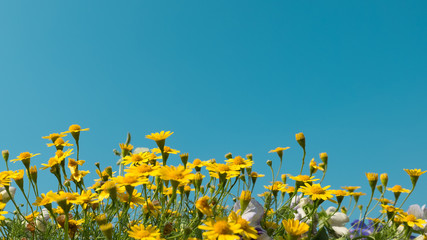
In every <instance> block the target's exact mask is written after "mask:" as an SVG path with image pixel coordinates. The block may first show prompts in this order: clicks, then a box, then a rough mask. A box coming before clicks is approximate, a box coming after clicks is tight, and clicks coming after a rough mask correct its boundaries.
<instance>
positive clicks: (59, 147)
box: [47, 137, 73, 150]
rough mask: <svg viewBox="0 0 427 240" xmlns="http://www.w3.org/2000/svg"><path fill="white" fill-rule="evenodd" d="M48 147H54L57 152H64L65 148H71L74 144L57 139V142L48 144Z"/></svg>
mask: <svg viewBox="0 0 427 240" xmlns="http://www.w3.org/2000/svg"><path fill="white" fill-rule="evenodd" d="M47 146H48V147H52V146H55V148H56V150H63V149H64V147H69V146H73V144H71V143H68V141H64V139H62V138H61V137H59V138H57V139H56V140H55V142H53V143H48V144H47Z"/></svg>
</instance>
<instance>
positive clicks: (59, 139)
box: [55, 138, 64, 145]
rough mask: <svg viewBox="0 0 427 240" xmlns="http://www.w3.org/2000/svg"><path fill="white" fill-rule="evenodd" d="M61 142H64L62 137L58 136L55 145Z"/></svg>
mask: <svg viewBox="0 0 427 240" xmlns="http://www.w3.org/2000/svg"><path fill="white" fill-rule="evenodd" d="M61 144H64V139H62V138H58V139H56V140H55V145H61Z"/></svg>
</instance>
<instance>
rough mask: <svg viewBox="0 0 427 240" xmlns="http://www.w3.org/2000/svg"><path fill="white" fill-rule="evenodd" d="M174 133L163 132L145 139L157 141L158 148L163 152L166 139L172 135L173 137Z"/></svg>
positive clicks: (147, 136)
mask: <svg viewBox="0 0 427 240" xmlns="http://www.w3.org/2000/svg"><path fill="white" fill-rule="evenodd" d="M172 134H173V132H171V131H167V132H165V131H161V132H159V133H158V132H157V133H151V134H150V135H146V136H145V137H146V138H148V139H151V140H154V141H156V144H157V146H158V147H159V148H160V150H162V151H163V147H164V146H165V141H166V138H168V137H169V136H170V135H172Z"/></svg>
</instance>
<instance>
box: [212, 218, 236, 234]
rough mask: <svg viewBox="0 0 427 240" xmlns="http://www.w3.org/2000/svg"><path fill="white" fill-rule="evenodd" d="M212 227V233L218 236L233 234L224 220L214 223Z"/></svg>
mask: <svg viewBox="0 0 427 240" xmlns="http://www.w3.org/2000/svg"><path fill="white" fill-rule="evenodd" d="M213 227H214V231H215V232H216V233H218V234H223V235H226V234H232V233H233V232H232V231H231V229H230V227H229V226H228V223H227V222H226V221H224V220H222V221H219V222H216V223H215V225H214V226H213Z"/></svg>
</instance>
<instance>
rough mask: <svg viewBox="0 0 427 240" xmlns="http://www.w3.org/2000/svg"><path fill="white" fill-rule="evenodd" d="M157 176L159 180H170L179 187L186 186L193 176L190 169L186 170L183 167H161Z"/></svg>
mask: <svg viewBox="0 0 427 240" xmlns="http://www.w3.org/2000/svg"><path fill="white" fill-rule="evenodd" d="M158 174H159V176H160V178H161V179H163V180H165V181H167V180H171V181H172V183H173V181H175V182H178V183H179V184H181V185H185V184H188V183H189V182H190V180H192V179H193V178H194V174H193V173H191V169H186V168H184V166H182V165H179V166H178V167H175V166H170V167H169V166H163V167H161V168H160V169H159V170H158Z"/></svg>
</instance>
